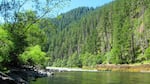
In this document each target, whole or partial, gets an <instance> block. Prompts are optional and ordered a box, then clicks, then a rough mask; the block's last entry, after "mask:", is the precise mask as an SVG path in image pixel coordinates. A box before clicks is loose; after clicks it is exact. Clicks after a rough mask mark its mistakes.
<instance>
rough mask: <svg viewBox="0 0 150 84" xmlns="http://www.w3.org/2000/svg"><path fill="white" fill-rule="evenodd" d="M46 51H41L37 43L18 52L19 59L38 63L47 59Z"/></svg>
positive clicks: (29, 62)
mask: <svg viewBox="0 0 150 84" xmlns="http://www.w3.org/2000/svg"><path fill="white" fill-rule="evenodd" d="M45 55H46V53H45V52H43V51H41V47H40V46H39V45H36V46H31V47H28V48H26V49H25V51H24V52H23V53H22V54H20V56H19V59H20V60H21V61H22V62H23V63H24V64H30V65H34V64H36V65H40V64H43V63H44V62H46V61H47V58H46V56H45Z"/></svg>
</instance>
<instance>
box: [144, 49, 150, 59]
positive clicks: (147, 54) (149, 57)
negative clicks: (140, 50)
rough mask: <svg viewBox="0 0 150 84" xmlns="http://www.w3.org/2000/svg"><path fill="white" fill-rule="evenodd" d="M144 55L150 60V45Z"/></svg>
mask: <svg viewBox="0 0 150 84" xmlns="http://www.w3.org/2000/svg"><path fill="white" fill-rule="evenodd" d="M144 56H145V57H146V60H150V47H148V48H147V49H146V50H145V53H144Z"/></svg>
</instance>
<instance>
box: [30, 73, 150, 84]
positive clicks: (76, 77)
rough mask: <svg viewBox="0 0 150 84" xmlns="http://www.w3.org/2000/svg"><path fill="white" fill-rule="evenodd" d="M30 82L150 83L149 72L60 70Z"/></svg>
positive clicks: (87, 83)
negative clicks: (50, 75) (51, 75)
mask: <svg viewBox="0 0 150 84" xmlns="http://www.w3.org/2000/svg"><path fill="white" fill-rule="evenodd" d="M30 84H150V73H127V72H61V73H55V75H54V76H53V77H46V78H40V79H37V80H36V81H34V82H31V83H30Z"/></svg>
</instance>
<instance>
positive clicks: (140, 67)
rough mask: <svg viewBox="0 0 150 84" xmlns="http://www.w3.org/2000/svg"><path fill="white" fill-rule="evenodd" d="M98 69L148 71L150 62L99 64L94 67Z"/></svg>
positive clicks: (149, 70)
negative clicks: (138, 63)
mask: <svg viewBox="0 0 150 84" xmlns="http://www.w3.org/2000/svg"><path fill="white" fill-rule="evenodd" d="M96 69H97V70H99V71H121V72H150V64H140V65H136V64H117V65H115V64H101V65H97V67H96Z"/></svg>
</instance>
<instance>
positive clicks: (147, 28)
mask: <svg viewBox="0 0 150 84" xmlns="http://www.w3.org/2000/svg"><path fill="white" fill-rule="evenodd" d="M149 4H150V1H149V0H130V1H128V0H115V1H113V2H111V3H109V4H105V5H104V6H102V7H99V8H96V9H94V10H93V11H92V12H88V14H86V15H84V16H83V17H82V18H81V19H80V20H79V21H76V19H75V18H73V19H72V18H71V17H75V16H74V15H75V14H74V13H73V12H72V11H70V12H69V13H66V16H71V17H68V18H70V19H72V20H73V21H71V22H70V23H69V24H68V22H66V23H67V25H66V26H62V27H61V28H62V30H61V31H60V32H57V31H55V32H53V35H52V37H50V42H49V48H48V55H50V59H51V63H50V64H52V65H53V66H68V67H81V66H94V65H96V64H101V63H104V64H108V63H109V64H110V63H113V64H129V63H148V62H149V60H150V47H149V40H150V37H149V33H150V19H149V17H150V5H149ZM71 12H72V13H71ZM64 16H65V14H64ZM68 18H61V23H60V24H63V22H65V21H66V20H68ZM59 26H60V25H56V29H57V28H60V27H59ZM63 27H64V28H63Z"/></svg>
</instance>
